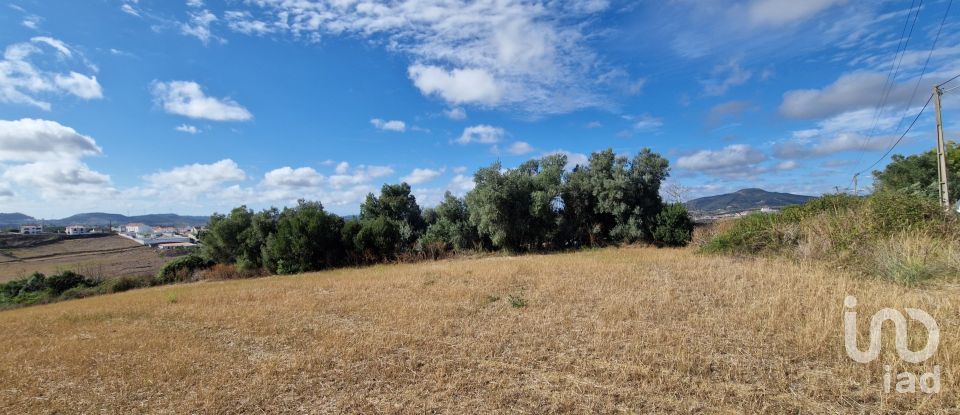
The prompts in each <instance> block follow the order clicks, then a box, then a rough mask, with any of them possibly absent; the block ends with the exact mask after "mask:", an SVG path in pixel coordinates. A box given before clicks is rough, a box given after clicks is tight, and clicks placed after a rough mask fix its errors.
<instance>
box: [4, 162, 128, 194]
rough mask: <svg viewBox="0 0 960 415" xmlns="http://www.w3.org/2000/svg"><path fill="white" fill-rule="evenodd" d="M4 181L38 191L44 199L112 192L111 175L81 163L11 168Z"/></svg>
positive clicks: (24, 165)
mask: <svg viewBox="0 0 960 415" xmlns="http://www.w3.org/2000/svg"><path fill="white" fill-rule="evenodd" d="M3 178H4V179H6V180H10V181H12V182H14V183H17V184H18V185H21V186H26V187H30V188H32V189H35V190H38V191H39V192H40V195H41V196H43V197H44V198H48V199H54V198H57V197H60V196H67V195H80V194H87V195H92V194H101V193H103V192H107V191H112V190H113V189H112V188H111V187H110V176H108V175H106V174H103V173H99V172H96V171H93V170H91V169H90V168H89V167H87V165H85V164H83V163H81V162H80V161H78V160H72V159H66V160H57V161H50V160H44V161H37V162H33V163H27V164H21V165H16V166H12V167H8V168H7V170H6V171H4V173H3Z"/></svg>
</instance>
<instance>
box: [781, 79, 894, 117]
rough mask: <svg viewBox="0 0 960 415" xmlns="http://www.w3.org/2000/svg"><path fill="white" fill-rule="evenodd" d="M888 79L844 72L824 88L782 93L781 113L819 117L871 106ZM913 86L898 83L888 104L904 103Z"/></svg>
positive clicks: (875, 103) (891, 93)
mask: <svg viewBox="0 0 960 415" xmlns="http://www.w3.org/2000/svg"><path fill="white" fill-rule="evenodd" d="M886 82H887V76H886V75H885V74H881V73H877V72H853V73H849V74H845V75H843V76H841V77H840V78H838V79H837V80H836V81H834V82H833V83H832V84H830V85H827V86H826V87H824V88H822V89H798V90H791V91H787V92H785V93H784V94H783V102H782V103H781V104H780V114H782V115H784V116H786V117H789V118H797V119H816V118H824V117H829V116H833V115H838V114H842V113H844V112H848V111H854V110H859V109H864V108H871V107H874V106H876V105H877V103H878V102H880V98H881V95H882V94H883V91H884V84H885V83H886ZM912 92H913V86H911V85H910V84H909V82H907V83H901V84H896V85H894V86H893V88H891V89H890V93H889V95H888V96H887V99H886V102H887V105H903V104H905V103H906V102H907V101H908V100H909V99H910V97H911V95H912Z"/></svg>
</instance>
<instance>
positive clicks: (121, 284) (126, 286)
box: [97, 277, 150, 294]
mask: <svg viewBox="0 0 960 415" xmlns="http://www.w3.org/2000/svg"><path fill="white" fill-rule="evenodd" d="M148 285H150V281H149V278H138V277H117V278H111V279H109V280H106V281H104V282H102V283H100V285H99V286H98V287H97V288H98V289H99V291H100V292H101V293H104V294H113V293H122V292H124V291H129V290H132V289H135V288H140V287H146V286H148Z"/></svg>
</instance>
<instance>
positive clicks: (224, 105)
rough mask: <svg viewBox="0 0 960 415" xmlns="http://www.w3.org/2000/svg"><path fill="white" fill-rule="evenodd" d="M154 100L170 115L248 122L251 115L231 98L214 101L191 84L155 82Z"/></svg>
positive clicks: (184, 82)
mask: <svg viewBox="0 0 960 415" xmlns="http://www.w3.org/2000/svg"><path fill="white" fill-rule="evenodd" d="M153 96H154V99H156V101H157V103H158V104H160V105H161V106H163V109H164V110H165V111H167V112H168V113H171V114H177V115H183V116H186V117H190V118H198V119H207V120H213V121H247V120H249V119H251V118H253V114H251V113H250V111H247V109H246V108H244V107H243V106H241V105H240V104H238V103H237V102H236V101H234V100H232V99H230V98H213V97H208V96H207V95H206V94H204V93H203V89H202V88H201V87H200V84H197V83H196V82H190V81H170V82H156V81H155V82H154V83H153Z"/></svg>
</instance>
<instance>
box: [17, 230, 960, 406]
mask: <svg viewBox="0 0 960 415" xmlns="http://www.w3.org/2000/svg"><path fill="white" fill-rule="evenodd" d="M848 293H849V294H853V295H856V296H857V297H858V298H859V300H860V308H859V310H862V312H861V328H862V329H863V328H865V326H866V323H865V320H866V319H867V318H869V315H870V314H872V313H873V311H874V310H877V309H879V308H881V307H885V306H891V307H896V308H900V309H902V308H903V307H905V306H911V307H920V308H923V309H925V310H927V311H928V312H930V313H931V314H932V315H933V316H934V317H935V318H937V320H938V322H939V324H940V328H941V331H942V334H941V336H942V339H943V340H942V341H941V344H940V350H939V351H938V352H937V354H936V355H935V357H934V358H933V359H932V360H931V364H932V363H939V364H941V365H942V367H943V369H944V370H943V372H944V373H943V382H944V385H943V388H944V391H943V393H941V394H940V395H936V396H933V397H932V398H928V397H927V396H926V395H920V396H905V395H899V396H898V395H896V394H892V395H891V394H883V393H882V391H881V387H880V386H879V384H878V382H879V381H880V378H881V375H882V371H883V369H882V367H883V365H884V364H885V363H893V362H899V360H898V359H897V357H896V353H895V351H894V348H893V347H892V345H890V344H888V345H887V347H885V348H884V352H883V353H884V354H883V355H882V357H881V358H880V359H879V360H878V361H876V362H874V363H872V364H869V365H861V364H857V363H854V362H852V361H851V360H850V359H848V358H847V357H846V354H845V352H844V350H843V343H842V335H841V333H842V325H841V315H842V314H841V313H842V308H841V307H842V301H843V298H844V296H845V295H846V294H848ZM957 294H958V290H957V289H956V288H954V287H940V288H924V289H918V288H906V287H901V286H897V285H893V284H889V283H883V282H877V281H865V280H855V279H850V278H846V277H844V276H841V275H836V274H835V273H832V272H830V271H828V270H823V269H817V268H807V267H804V266H800V265H794V264H792V263H788V262H785V261H778V260H767V259H731V258H723V257H710V256H699V255H697V254H695V253H693V252H692V251H691V250H667V249H654V248H624V249H608V250H599V251H589V252H583V253H576V254H562V255H548V256H526V257H518V258H510V257H497V258H485V259H472V260H467V259H464V260H453V261H442V262H428V263H421V264H413V265H397V266H378V267H372V268H364V269H349V270H338V271H332V272H324V273H316V274H309V275H301V276H285V277H271V278H264V279H257V280H243V281H229V282H212V283H199V284H190V285H179V286H166V287H157V288H153V289H146V290H137V291H133V292H127V293H122V294H116V295H108V296H101V297H94V298H88V299H83V300H77V301H68V302H64V303H58V304H52V305H48V306H41V307H32V308H25V309H18V310H13V311H7V312H2V313H0V330H2V332H3V336H2V338H0V349H2V350H4V353H3V354H0V407H2V408H7V409H6V411H8V412H11V413H17V412H50V411H65V412H76V411H80V412H99V411H101V410H104V411H108V412H144V411H149V412H187V411H200V412H256V411H260V410H267V411H270V412H277V411H307V412H329V411H347V412H354V413H356V412H367V413H369V412H373V411H379V412H412V411H416V412H425V411H446V412H490V411H494V410H500V411H508V412H525V413H531V412H558V411H572V412H609V411H636V412H651V411H677V412H707V413H714V412H741V411H743V412H786V411H791V412H796V411H803V412H816V413H822V412H834V413H835V412H860V411H866V412H871V413H876V412H882V411H883V410H896V409H910V408H917V407H918V405H919V408H920V409H921V411H922V412H932V411H935V410H937V409H940V408H948V407H955V406H956V405H957V404H958V403H960V402H958V396H960V394H958V392H960V390H958V388H960V381H958V380H957V379H956V378H955V377H954V375H952V374H951V372H954V371H956V370H957V368H958V367H960V366H958V365H960V344H958V343H957V342H956V340H955V339H957V336H958V334H960V333H958V327H960V316H958V313H957V310H958V306H960V296H958V295H957ZM521 299H522V301H521ZM520 302H525V303H526V306H525V307H519V308H518V307H514V306H513V305H511V303H515V304H518V303H520ZM888 332H892V330H888ZM887 340H888V341H889V340H890V339H887ZM914 340H918V341H920V342H922V341H923V338H922V337H920V338H918V339H914ZM914 348H915V349H916V348H917V347H916V346H915V347H914ZM894 364H896V365H898V366H899V365H900V364H899V363H894ZM928 366H929V365H928ZM920 368H921V366H918V365H908V366H907V367H906V368H904V369H901V370H905V369H911V370H914V371H919V370H920Z"/></svg>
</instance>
